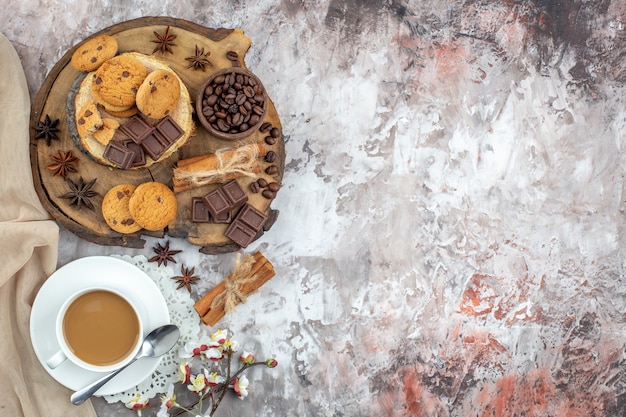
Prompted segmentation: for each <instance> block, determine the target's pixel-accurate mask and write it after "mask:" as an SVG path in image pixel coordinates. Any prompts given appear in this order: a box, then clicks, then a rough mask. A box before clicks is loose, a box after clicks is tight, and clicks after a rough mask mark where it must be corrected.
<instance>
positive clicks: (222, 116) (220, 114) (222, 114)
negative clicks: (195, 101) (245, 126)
mask: <svg viewBox="0 0 626 417" xmlns="http://www.w3.org/2000/svg"><path fill="white" fill-rule="evenodd" d="M226 116H227V114H226V112H223V111H217V112H215V117H217V118H218V119H225V118H226Z"/></svg>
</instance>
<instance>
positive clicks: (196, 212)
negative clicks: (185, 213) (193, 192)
mask: <svg viewBox="0 0 626 417" xmlns="http://www.w3.org/2000/svg"><path fill="white" fill-rule="evenodd" d="M191 221H192V222H196V223H210V222H211V213H209V210H208V208H207V206H206V204H204V199H203V198H202V197H192V198H191Z"/></svg>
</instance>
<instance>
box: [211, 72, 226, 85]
mask: <svg viewBox="0 0 626 417" xmlns="http://www.w3.org/2000/svg"><path fill="white" fill-rule="evenodd" d="M225 79H226V76H225V75H224V74H222V75H218V76H217V77H215V79H214V80H213V84H224V80H225Z"/></svg>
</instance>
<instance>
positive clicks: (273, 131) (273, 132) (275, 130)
mask: <svg viewBox="0 0 626 417" xmlns="http://www.w3.org/2000/svg"><path fill="white" fill-rule="evenodd" d="M270 136H271V137H273V138H274V139H278V138H279V137H280V130H278V128H277V127H273V128H272V129H271V130H270Z"/></svg>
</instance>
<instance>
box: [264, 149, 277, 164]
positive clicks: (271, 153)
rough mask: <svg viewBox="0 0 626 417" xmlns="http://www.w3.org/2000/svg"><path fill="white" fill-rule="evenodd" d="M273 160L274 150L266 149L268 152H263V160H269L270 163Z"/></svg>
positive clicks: (274, 158)
mask: <svg viewBox="0 0 626 417" xmlns="http://www.w3.org/2000/svg"><path fill="white" fill-rule="evenodd" d="M275 160H276V152H274V151H268V152H267V153H266V154H265V162H270V163H272V162H274V161H275Z"/></svg>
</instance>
